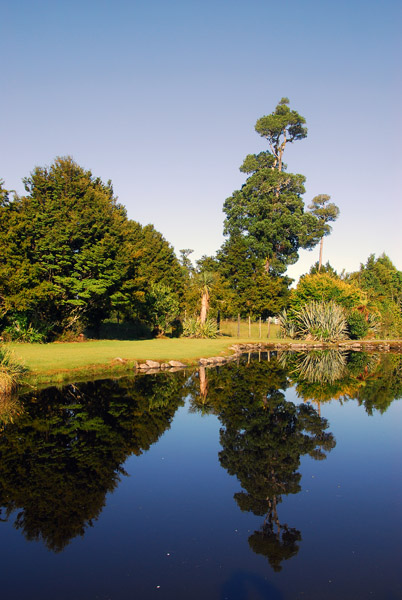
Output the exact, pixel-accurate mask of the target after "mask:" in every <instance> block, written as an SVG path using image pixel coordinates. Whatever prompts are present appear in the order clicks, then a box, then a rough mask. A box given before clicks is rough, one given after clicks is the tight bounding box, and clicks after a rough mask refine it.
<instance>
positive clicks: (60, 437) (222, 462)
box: [0, 353, 402, 600]
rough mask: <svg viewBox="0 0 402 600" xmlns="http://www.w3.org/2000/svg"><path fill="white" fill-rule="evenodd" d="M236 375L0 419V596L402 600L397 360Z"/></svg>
mask: <svg viewBox="0 0 402 600" xmlns="http://www.w3.org/2000/svg"><path fill="white" fill-rule="evenodd" d="M248 360H249V359H248V357H245V358H244V360H242V361H241V362H240V364H233V363H232V364H230V365H227V366H225V367H220V368H218V369H208V370H204V369H200V370H198V371H194V372H192V373H191V372H186V373H176V374H174V375H169V374H159V375H144V376H139V377H136V378H131V379H129V378H124V379H119V380H104V381H96V382H88V383H80V384H76V385H68V386H66V387H64V388H63V389H58V388H55V387H53V388H49V389H47V390H43V391H40V392H37V393H31V394H29V395H26V396H24V397H23V398H20V399H19V400H18V401H14V403H11V404H10V405H8V406H3V407H2V419H3V421H2V430H1V435H0V505H1V507H2V508H1V522H0V565H1V598H2V599H4V600H8V599H18V600H20V599H24V598H29V599H36V598H38V599H41V600H47V599H49V600H50V599H52V600H54V599H60V600H64V599H69V600H74V599H85V600H87V599H101V600H106V599H113V600H121V599H124V600H126V599H127V600H128V599H130V600H132V599H145V600H147V599H154V598H155V599H156V598H160V599H165V600H166V599H169V600H170V599H174V600H181V599H183V600H184V599H186V600H187V599H188V598H192V599H196V600H198V599H208V600H215V599H216V600H226V599H228V600H254V599H256V600H259V599H270V600H282V599H283V600H285V599H314V600H316V599H317V600H321V599H327V598H328V599H341V598H342V599H353V600H354V599H360V598H362V599H364V598H376V599H386V600H396V599H400V598H402V551H401V542H402V535H401V533H402V527H401V525H402V518H401V506H402V478H401V456H402V453H401V450H402V435H401V432H402V403H401V401H400V400H399V398H400V397H402V357H401V356H400V355H384V356H380V355H373V356H367V355H363V354H360V353H354V354H352V355H350V356H346V355H340V354H337V353H324V354H310V355H301V354H297V355H296V354H294V355H292V354H282V355H281V356H276V355H275V354H271V355H267V354H266V353H265V354H261V355H260V356H259V357H258V356H255V357H252V358H251V359H250V362H248Z"/></svg>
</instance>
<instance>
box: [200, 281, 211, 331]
mask: <svg viewBox="0 0 402 600" xmlns="http://www.w3.org/2000/svg"><path fill="white" fill-rule="evenodd" d="M208 309H209V293H208V290H206V289H204V291H203V292H202V298H201V314H200V322H201V323H202V324H204V323H205V321H206V320H207V314H208Z"/></svg>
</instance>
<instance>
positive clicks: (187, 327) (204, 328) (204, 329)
mask: <svg viewBox="0 0 402 600" xmlns="http://www.w3.org/2000/svg"><path fill="white" fill-rule="evenodd" d="M183 336H184V337H190V338H211V339H214V338H217V337H218V326H217V324H216V321H214V320H212V319H206V320H205V322H204V323H201V321H200V320H199V319H197V318H195V317H186V318H185V319H184V321H183Z"/></svg>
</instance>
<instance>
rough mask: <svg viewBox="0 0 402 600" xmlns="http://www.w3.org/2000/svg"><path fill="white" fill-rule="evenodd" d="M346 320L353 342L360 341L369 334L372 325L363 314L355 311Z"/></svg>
mask: <svg viewBox="0 0 402 600" xmlns="http://www.w3.org/2000/svg"><path fill="white" fill-rule="evenodd" d="M346 320H347V323H348V329H349V335H350V337H351V339H352V340H360V339H362V338H364V337H365V336H366V335H367V334H368V332H369V329H370V325H369V323H368V321H367V320H366V317H365V316H364V315H363V314H362V313H360V312H358V311H357V310H353V311H352V312H350V313H349V314H348V316H347V318H346Z"/></svg>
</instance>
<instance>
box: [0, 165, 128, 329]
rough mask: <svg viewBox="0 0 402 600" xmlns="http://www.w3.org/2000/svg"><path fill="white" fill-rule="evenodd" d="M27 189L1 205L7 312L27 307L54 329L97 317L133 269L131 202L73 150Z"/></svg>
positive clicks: (0, 266) (39, 172)
mask: <svg viewBox="0 0 402 600" xmlns="http://www.w3.org/2000/svg"><path fill="white" fill-rule="evenodd" d="M24 184H25V189H26V192H27V195H26V196H23V197H21V198H20V197H16V198H14V200H13V201H11V202H9V203H6V204H4V202H3V203H2V206H1V208H0V213H1V216H0V229H1V232H0V233H1V235H0V295H1V296H2V297H3V311H4V312H5V313H7V314H11V315H12V314H13V312H24V313H25V314H28V315H29V318H30V319H32V320H33V321H36V322H39V323H46V324H51V325H52V326H53V328H54V331H55V332H57V331H60V330H63V329H66V328H71V327H73V326H74V324H76V323H78V322H79V323H81V324H95V323H97V322H99V321H100V320H102V319H103V318H105V317H106V316H107V315H108V314H109V313H110V310H111V297H112V295H113V294H114V293H115V292H116V291H117V290H118V289H119V287H120V286H121V284H122V281H123V280H126V281H127V280H129V279H131V278H132V277H133V276H134V264H133V263H129V262H125V261H124V255H125V244H126V240H125V239H124V235H123V229H124V222H125V220H126V214H125V210H124V209H123V207H122V206H121V205H119V204H118V203H117V201H116V198H115V197H114V195H113V189H112V186H111V183H110V182H109V183H107V184H104V183H103V182H102V181H101V180H100V179H99V178H95V177H93V175H92V173H91V172H90V171H86V170H84V169H83V168H82V167H79V166H78V165H77V164H76V163H75V162H74V161H73V160H72V159H71V158H69V157H67V158H57V159H56V160H55V162H54V163H53V164H52V165H51V166H50V167H45V168H41V167H36V168H35V169H34V171H33V172H32V174H31V175H30V177H27V178H26V179H24Z"/></svg>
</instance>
